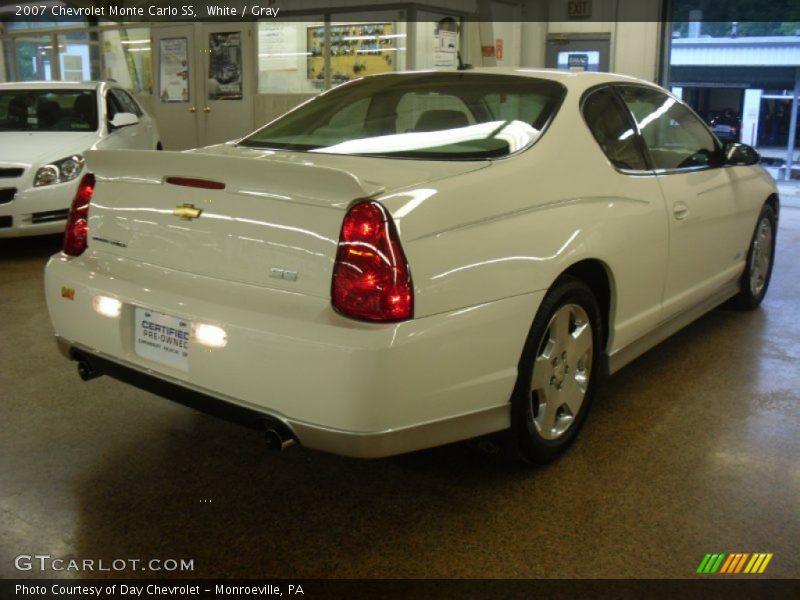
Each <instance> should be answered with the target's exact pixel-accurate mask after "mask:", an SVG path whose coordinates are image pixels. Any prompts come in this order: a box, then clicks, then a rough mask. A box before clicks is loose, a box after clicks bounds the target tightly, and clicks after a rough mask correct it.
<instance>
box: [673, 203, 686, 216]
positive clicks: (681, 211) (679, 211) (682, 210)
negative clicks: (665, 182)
mask: <svg viewBox="0 0 800 600" xmlns="http://www.w3.org/2000/svg"><path fill="white" fill-rule="evenodd" d="M672 214H673V215H675V218H676V219H678V220H679V221H682V220H683V219H685V218H686V217H687V216H689V207H688V206H687V205H686V204H685V203H684V202H676V203H675V204H673V205H672Z"/></svg>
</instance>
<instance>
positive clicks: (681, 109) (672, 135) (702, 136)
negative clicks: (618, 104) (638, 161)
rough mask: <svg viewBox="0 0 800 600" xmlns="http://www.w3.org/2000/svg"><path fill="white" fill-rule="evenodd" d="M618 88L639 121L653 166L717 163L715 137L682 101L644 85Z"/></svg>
mask: <svg viewBox="0 0 800 600" xmlns="http://www.w3.org/2000/svg"><path fill="white" fill-rule="evenodd" d="M619 90H620V92H621V93H622V98H623V99H624V101H625V104H626V105H627V106H628V109H629V110H630V111H631V113H633V117H634V118H635V119H636V122H637V123H638V124H639V129H640V130H641V132H642V137H643V138H644V141H645V144H646V145H647V149H648V151H649V152H650V157H651V159H652V160H653V166H654V167H655V168H656V169H686V168H693V167H695V168H696V167H713V166H716V165H717V164H718V159H719V155H720V152H719V147H718V145H717V143H716V140H715V139H714V136H713V135H712V134H711V132H710V131H709V130H708V128H707V127H706V126H705V125H704V124H703V122H702V121H701V120H700V119H698V118H697V117H696V116H695V115H694V114H692V112H691V111H690V110H689V109H688V108H686V107H685V106H684V105H683V104H682V103H681V102H679V101H678V100H676V99H675V98H672V97H670V96H668V95H667V94H664V93H663V92H660V91H658V90H654V89H649V88H644V87H635V86H621V87H620V88H619Z"/></svg>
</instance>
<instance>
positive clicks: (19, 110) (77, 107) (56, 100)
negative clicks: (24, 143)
mask: <svg viewBox="0 0 800 600" xmlns="http://www.w3.org/2000/svg"><path fill="white" fill-rule="evenodd" d="M96 129H97V96H96V94H95V91H94V90H74V89H55V90H53V89H50V90H48V89H38V88H37V89H7V90H0V131H95V130H96Z"/></svg>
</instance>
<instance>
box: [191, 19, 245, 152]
mask: <svg viewBox="0 0 800 600" xmlns="http://www.w3.org/2000/svg"><path fill="white" fill-rule="evenodd" d="M254 29H255V26H254V24H252V23H245V24H242V25H239V26H237V25H236V24H234V23H220V24H214V23H205V24H203V27H202V34H201V36H202V38H201V39H202V44H203V57H204V60H205V65H204V73H203V77H202V81H201V82H200V86H199V87H201V88H203V107H202V121H203V130H204V133H205V135H204V142H203V143H204V145H210V144H218V143H221V142H226V141H228V140H232V139H235V138H238V137H241V136H243V135H245V134H246V133H249V132H250V131H252V130H253V129H254V124H253V94H254V93H255V89H256V85H255V81H254V79H255V69H254V64H253V56H254V54H255V52H254V47H253V31H254Z"/></svg>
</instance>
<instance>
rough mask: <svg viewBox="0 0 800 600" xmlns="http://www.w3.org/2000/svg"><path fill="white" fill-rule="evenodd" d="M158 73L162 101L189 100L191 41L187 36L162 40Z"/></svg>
mask: <svg viewBox="0 0 800 600" xmlns="http://www.w3.org/2000/svg"><path fill="white" fill-rule="evenodd" d="M158 73H159V78H158V85H159V88H160V90H159V97H160V98H161V102H189V41H188V40H187V39H186V38H185V37H177V38H164V39H162V40H161V42H160V44H159V53H158Z"/></svg>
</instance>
